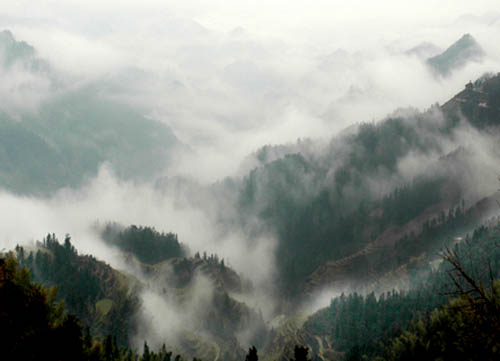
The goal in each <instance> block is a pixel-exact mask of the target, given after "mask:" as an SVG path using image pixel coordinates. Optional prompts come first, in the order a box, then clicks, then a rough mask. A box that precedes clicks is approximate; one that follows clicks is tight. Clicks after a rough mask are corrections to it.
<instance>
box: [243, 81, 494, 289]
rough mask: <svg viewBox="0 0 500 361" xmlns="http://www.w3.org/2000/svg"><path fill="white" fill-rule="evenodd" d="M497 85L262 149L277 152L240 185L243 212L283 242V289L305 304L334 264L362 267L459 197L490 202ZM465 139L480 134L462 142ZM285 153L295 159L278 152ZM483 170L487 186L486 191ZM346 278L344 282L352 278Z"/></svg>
mask: <svg viewBox="0 0 500 361" xmlns="http://www.w3.org/2000/svg"><path fill="white" fill-rule="evenodd" d="M499 81H500V76H491V75H490V76H486V77H483V78H481V79H479V80H478V81H477V82H476V83H475V84H471V85H467V88H466V90H464V91H463V92H461V93H459V94H458V95H457V96H456V97H454V98H453V99H452V100H450V101H449V102H448V103H446V104H445V105H443V106H442V107H439V106H433V107H431V108H430V109H429V110H427V111H425V112H415V111H414V112H409V113H407V114H403V113H402V112H400V113H395V114H394V115H391V116H389V117H388V118H387V119H384V120H382V121H380V122H378V123H369V124H361V125H359V127H358V128H357V130H355V131H353V132H349V133H347V134H341V135H339V136H337V137H335V138H333V139H332V140H331V142H330V144H329V145H328V146H327V147H325V146H318V147H316V148H315V147H313V146H310V145H305V146H304V145H302V144H297V145H296V146H295V147H281V148H276V152H274V149H273V148H269V147H268V148H267V149H266V148H264V149H263V150H262V151H259V152H257V154H267V153H269V151H272V158H270V159H269V160H267V159H264V158H262V159H263V160H259V162H260V163H257V164H259V166H257V167H256V168H254V169H253V170H252V171H251V172H250V173H249V174H248V176H247V177H245V178H244V179H243V185H242V187H241V190H240V194H239V199H238V204H237V207H238V209H239V211H240V219H241V220H242V222H243V224H244V225H243V227H250V229H251V226H252V225H251V223H249V224H247V223H245V220H246V219H251V217H248V215H252V216H256V217H257V218H258V219H259V220H260V221H261V223H260V224H259V227H260V228H259V229H257V230H255V232H257V233H258V232H268V233H271V234H274V235H275V236H276V238H277V239H278V247H277V250H276V254H275V256H276V262H277V266H278V272H279V278H280V279H279V281H280V286H281V287H282V289H283V290H284V291H285V292H286V293H287V294H288V295H290V296H291V298H295V297H296V296H298V297H299V298H300V295H301V294H302V291H303V290H304V289H303V288H302V287H303V286H302V285H304V282H305V281H306V280H307V279H309V281H307V282H306V283H307V284H314V283H315V282H317V283H318V286H319V285H325V284H327V283H328V281H327V279H328V277H326V276H325V277H324V279H325V281H319V280H315V278H316V277H315V276H317V275H320V274H321V275H325V274H333V273H336V271H333V269H335V267H337V266H339V264H338V263H335V262H342V263H341V265H342V267H341V268H342V269H343V270H344V271H345V270H347V269H356V268H357V266H355V265H354V263H352V262H354V261H355V262H358V263H360V264H367V261H366V260H367V258H368V257H367V256H368V255H372V252H373V250H374V249H376V248H380V246H381V245H384V247H383V248H384V249H390V248H391V247H392V246H393V245H394V244H395V242H396V241H397V240H398V239H400V238H401V237H404V236H405V234H406V233H411V232H412V231H413V232H414V233H419V232H421V230H422V229H423V225H424V224H425V223H426V222H431V221H432V219H433V218H435V219H436V220H437V219H438V218H439V217H440V215H441V214H442V213H443V212H448V210H449V209H450V208H452V209H455V208H456V207H457V206H460V205H461V203H462V201H463V200H465V201H466V206H465V208H469V207H471V206H473V205H474V204H475V203H476V202H478V201H479V200H480V199H482V198H484V197H489V196H490V195H491V193H492V192H494V191H495V189H496V188H495V187H492V186H491V185H492V184H493V183H494V182H495V179H496V176H495V172H494V170H493V169H492V168H491V167H492V165H493V164H494V162H495V161H494V159H499V154H498V149H497V148H496V147H495V144H496V143H495V141H494V139H497V138H495V137H498V135H499V132H498V125H499V124H500V123H499V119H500V107H498V105H497V104H498V102H499V99H500V97H499V91H500V82H499ZM468 127H469V128H468ZM470 127H472V128H470ZM466 134H471V135H474V138H470V140H464V139H466V138H464V137H466ZM472 139H474V141H472ZM287 149H291V150H292V151H294V152H295V153H291V154H290V153H289V154H285V155H282V154H280V152H283V151H286V150H287ZM485 152H486V153H487V155H485ZM486 157H487V158H486ZM485 159H491V163H490V164H485V163H484V161H485ZM483 174H487V177H489V178H491V179H490V182H489V184H490V185H488V186H484V185H483V184H484V180H485V179H484V177H483ZM464 211H465V210H464ZM389 240H390V241H389ZM422 251H424V250H422ZM356 255H359V256H363V257H358V256H356ZM342 259H344V261H342ZM351 261H352V262H351ZM374 262H375V263H377V261H374ZM327 264H329V265H336V266H335V267H333V268H332V267H329V266H326V265H327ZM322 265H325V266H324V267H323V268H318V267H322ZM325 267H326V268H325ZM346 267H347V268H346ZM328 268H332V271H331V272H330V271H328V272H326V271H325V270H326V269H328ZM320 269H323V271H321V270H320ZM342 272H343V271H342ZM350 273H351V272H347V274H346V275H345V279H352V278H355V277H354V274H350ZM359 273H361V274H362V273H363V272H362V271H360V272H359ZM368 274H370V273H368ZM312 275H314V276H312ZM365 275H367V274H365ZM308 277H309V278H308ZM311 277H312V278H311ZM318 278H323V276H321V277H318ZM313 288H314V287H313ZM305 289H308V290H309V286H306V287H305Z"/></svg>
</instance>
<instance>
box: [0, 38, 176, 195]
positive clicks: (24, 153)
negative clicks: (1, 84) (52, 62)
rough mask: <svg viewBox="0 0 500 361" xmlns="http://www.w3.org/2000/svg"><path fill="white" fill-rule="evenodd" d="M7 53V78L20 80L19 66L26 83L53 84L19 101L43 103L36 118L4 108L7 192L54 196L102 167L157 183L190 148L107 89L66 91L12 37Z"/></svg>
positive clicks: (1, 138) (1, 156)
mask: <svg viewBox="0 0 500 361" xmlns="http://www.w3.org/2000/svg"><path fill="white" fill-rule="evenodd" d="M0 53H1V54H0V59H3V62H2V61H0V66H2V67H3V72H4V74H5V76H6V77H9V76H11V75H12V76H15V73H14V72H15V71H17V70H15V69H13V68H12V66H13V65H14V64H21V65H20V66H22V68H23V71H24V72H26V74H28V75H29V76H27V79H31V77H32V76H33V77H35V79H38V80H39V81H40V82H41V83H43V84H45V83H46V84H48V85H47V86H46V87H43V88H41V89H40V90H39V91H38V92H37V94H31V93H28V94H20V96H21V97H25V98H26V99H27V101H29V99H30V98H37V99H38V98H39V100H40V101H39V104H36V105H35V108H36V109H35V110H31V111H18V110H12V109H4V110H3V111H2V108H0V187H1V188H4V189H7V190H9V191H13V192H16V193H20V194H31V195H48V194H51V193H53V192H54V191H56V190H57V189H60V188H62V187H78V186H80V185H81V184H83V183H84V182H85V181H86V179H89V178H92V177H94V176H95V175H96V174H97V172H98V169H99V167H100V166H102V165H103V164H109V166H110V168H111V169H112V171H113V172H114V173H115V174H116V175H117V176H119V177H120V178H122V179H134V180H141V181H142V180H151V178H153V177H155V176H157V175H160V174H162V173H163V172H164V171H165V169H167V167H168V166H169V164H170V163H171V160H172V159H173V158H172V157H173V155H174V154H173V153H174V152H175V151H176V150H178V149H181V148H183V147H184V146H183V145H182V144H181V143H180V142H179V140H178V139H177V138H176V136H175V135H174V133H173V132H172V130H171V129H170V128H169V127H168V125H166V124H164V123H161V122H160V121H156V120H153V119H150V118H148V117H146V116H144V115H143V114H141V112H140V111H139V110H137V109H135V108H133V107H132V106H130V105H127V104H126V103H125V102H124V101H120V100H119V99H116V97H113V95H112V94H109V93H106V92H105V91H104V89H106V87H105V84H103V83H100V82H99V81H95V82H93V83H89V84H86V85H82V86H76V87H75V86H72V87H68V86H67V85H65V84H63V82H61V81H60V80H59V79H60V78H62V77H61V76H59V74H58V73H57V71H56V70H54V69H51V68H50V67H49V66H48V65H47V63H46V62H45V61H44V60H43V59H40V58H38V56H37V54H36V52H35V50H34V48H33V47H31V46H30V45H28V44H26V43H25V42H19V41H16V40H15V39H14V38H13V36H12V34H11V33H10V32H8V31H4V32H2V33H1V36H0ZM16 66H17V65H16ZM30 86H31V85H30V84H26V85H25V86H24V87H22V89H25V88H26V89H31V88H30ZM35 88H36V87H35ZM16 89H17V88H16ZM39 93H40V94H39ZM42 93H43V94H42ZM4 105H5V104H4Z"/></svg>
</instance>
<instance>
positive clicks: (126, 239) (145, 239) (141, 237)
mask: <svg viewBox="0 0 500 361" xmlns="http://www.w3.org/2000/svg"><path fill="white" fill-rule="evenodd" d="M101 237H102V238H103V239H104V240H105V241H106V242H108V243H109V244H112V245H115V246H117V247H119V248H120V249H121V250H123V251H125V252H130V253H132V254H134V255H135V256H136V257H137V259H138V260H139V261H141V262H142V263H147V264H155V263H159V262H162V261H165V260H167V259H169V258H175V257H184V256H185V255H186V251H185V249H184V248H183V246H182V245H181V244H180V243H179V240H178V238H177V235H176V234H174V233H163V232H162V233H160V232H158V231H156V230H155V229H154V228H152V227H137V226H134V225H132V226H130V227H128V228H123V227H121V226H119V225H118V224H116V223H108V224H107V225H106V226H105V227H104V229H103V230H102V232H101Z"/></svg>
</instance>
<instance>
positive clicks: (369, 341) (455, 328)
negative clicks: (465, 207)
mask: <svg viewBox="0 0 500 361" xmlns="http://www.w3.org/2000/svg"><path fill="white" fill-rule="evenodd" d="M448 217H449V219H450V221H453V220H454V219H455V217H459V218H460V217H461V211H460V208H459V207H457V208H456V211H453V212H450V215H449V216H448ZM499 244H500V223H499V222H498V220H497V219H493V220H492V221H491V224H490V225H489V226H481V227H478V228H476V229H475V230H474V232H473V233H472V236H471V237H467V238H466V240H465V241H464V242H462V243H459V244H458V245H457V246H456V247H455V248H454V250H453V251H449V252H448V253H447V254H445V259H446V260H448V262H443V263H441V264H440V266H439V268H438V269H437V270H436V271H433V272H430V273H429V274H428V275H427V276H426V277H425V278H423V279H421V280H420V281H416V282H415V283H414V285H413V288H412V289H410V290H409V291H399V292H396V291H392V292H389V293H385V294H382V295H380V296H378V297H375V295H374V294H373V293H372V294H369V295H367V296H361V295H358V294H356V293H354V294H350V295H347V296H346V295H342V296H340V297H337V298H334V299H332V301H331V303H330V306H329V307H327V308H325V309H323V310H320V311H318V312H317V313H316V314H314V315H312V316H311V317H310V318H309V319H308V321H307V322H306V324H305V329H306V330H307V331H308V332H310V333H311V334H314V335H320V336H327V337H328V338H329V339H330V340H331V341H332V346H333V348H334V349H336V350H338V351H341V352H345V353H346V356H345V357H346V360H347V359H353V360H354V359H360V357H361V356H363V355H366V356H367V357H376V356H383V355H385V354H386V352H388V355H389V356H387V355H386V356H387V357H389V359H390V360H405V359H415V360H416V359H438V358H439V357H444V359H450V360H453V359H454V358H453V357H456V358H455V359H458V358H459V357H458V356H457V355H458V353H455V354H453V353H452V352H462V351H457V350H463V352H466V353H467V355H473V354H474V353H473V352H478V350H477V349H474V347H475V348H478V347H479V346H478V345H480V342H482V341H481V340H483V341H484V340H486V341H488V342H490V343H489V344H488V345H491V348H490V349H489V351H486V350H485V351H484V352H493V350H497V349H496V348H495V349H493V345H495V342H497V344H496V345H497V346H496V347H500V345H498V341H499V337H500V335H499V333H498V324H500V323H499V322H500V307H499V304H498V302H499V301H498V291H499V290H500V283H499V282H496V283H495V286H490V287H489V288H488V287H486V286H483V285H485V284H491V283H490V280H493V279H499V278H500V247H499V246H498V245H499ZM450 252H451V253H450ZM450 255H451V257H450ZM450 260H451V261H453V260H460V261H459V262H455V263H452V262H450ZM458 267H460V271H459V273H457V269H458ZM460 272H461V273H460ZM450 274H452V275H454V281H455V283H454V287H453V288H452V287H450V282H449V275H450ZM463 275H470V279H469V280H467V278H466V277H464V276H463ZM471 282H473V284H474V287H471ZM457 290H458V291H459V292H458V293H457ZM493 290H494V291H493ZM454 296H460V298H459V299H458V300H454V301H452V298H453V297H454ZM447 303H449V305H448V306H446V307H445V308H444V309H443V310H440V311H438V309H439V308H440V307H441V306H442V305H445V304H447ZM471 310H472V311H471ZM476 316H477V318H476ZM461 322H463V324H461ZM495 327H497V330H496V331H494V328H495ZM468 330H470V332H471V333H470V332H469V331H468ZM455 337H457V338H459V341H458V339H457V340H455ZM491 337H493V338H495V337H496V339H494V340H493V341H491V339H490V338H491ZM469 338H470V340H469ZM486 341H484V342H486ZM426 347H428V349H426ZM386 350H389V351H386ZM439 350H455V351H450V354H448V355H447V356H446V355H445V354H442V355H441V354H440V353H439V352H440V351H439ZM446 352H448V351H446ZM495 352H498V351H495ZM453 355H454V356H453ZM490 355H491V354H490ZM469 359H474V358H473V357H470V358H469ZM485 359H493V358H491V357H490V358H485Z"/></svg>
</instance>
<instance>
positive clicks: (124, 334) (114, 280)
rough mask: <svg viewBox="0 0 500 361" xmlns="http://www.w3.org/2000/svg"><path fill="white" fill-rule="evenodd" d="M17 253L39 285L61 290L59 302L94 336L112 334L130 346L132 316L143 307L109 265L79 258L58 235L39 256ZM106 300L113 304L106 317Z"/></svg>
mask: <svg viewBox="0 0 500 361" xmlns="http://www.w3.org/2000/svg"><path fill="white" fill-rule="evenodd" d="M16 251H17V256H18V259H19V263H20V264H21V265H22V266H25V267H27V268H28V269H30V270H31V271H32V272H33V275H34V278H35V280H36V281H37V282H42V283H44V284H46V285H48V286H57V287H58V289H59V292H58V299H60V300H64V302H65V304H66V306H67V307H68V310H69V311H70V312H71V313H73V314H75V315H77V316H78V317H79V318H80V319H81V320H83V323H84V324H85V325H86V326H90V327H91V329H92V332H93V333H94V334H98V335H107V334H112V335H114V336H116V337H117V338H118V341H119V343H120V344H123V345H127V344H128V334H129V330H130V329H131V327H132V325H133V322H132V316H133V315H134V313H135V312H136V310H137V307H138V305H139V303H138V299H137V297H136V296H135V295H134V294H132V293H130V292H129V289H128V288H127V287H126V286H124V285H123V284H122V281H121V279H120V278H119V276H118V274H117V273H116V271H114V270H113V269H112V268H111V267H110V266H109V265H106V264H104V263H102V262H100V261H97V260H96V259H95V258H94V257H92V256H88V255H87V256H83V255H78V253H77V251H76V249H75V248H74V247H73V245H72V244H71V241H70V238H69V236H66V238H65V240H64V245H61V244H60V243H59V242H58V240H57V238H56V237H55V235H50V234H49V235H47V237H46V238H45V239H44V240H43V242H42V243H39V247H38V249H37V251H36V252H29V254H26V252H25V251H24V249H23V248H22V247H16ZM103 300H108V301H110V302H111V307H109V308H108V309H107V310H106V311H107V312H106V313H105V314H103V313H102V312H101V311H102V310H103V308H102V305H103V304H102V303H103V302H102V301H103ZM99 305H100V306H101V307H98V306H99ZM108 306H109V302H108Z"/></svg>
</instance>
